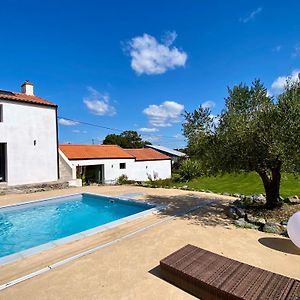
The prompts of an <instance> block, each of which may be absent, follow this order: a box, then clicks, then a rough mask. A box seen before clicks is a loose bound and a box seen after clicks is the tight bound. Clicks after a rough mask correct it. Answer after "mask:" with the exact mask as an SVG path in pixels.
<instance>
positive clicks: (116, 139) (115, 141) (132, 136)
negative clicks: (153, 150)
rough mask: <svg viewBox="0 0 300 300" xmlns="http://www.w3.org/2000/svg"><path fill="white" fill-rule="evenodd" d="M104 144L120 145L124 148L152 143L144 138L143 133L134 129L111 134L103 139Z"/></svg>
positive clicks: (139, 146) (140, 146)
mask: <svg viewBox="0 0 300 300" xmlns="http://www.w3.org/2000/svg"><path fill="white" fill-rule="evenodd" d="M103 144H104V145H119V146H120V147H122V148H143V147H144V146H145V145H151V143H150V142H149V141H146V140H143V139H142V137H141V135H140V134H138V133H137V132H136V131H133V130H126V131H123V132H122V133H121V134H109V135H107V136H106V137H105V138H104V140H103Z"/></svg>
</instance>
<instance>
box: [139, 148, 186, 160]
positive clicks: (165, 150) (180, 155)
mask: <svg viewBox="0 0 300 300" xmlns="http://www.w3.org/2000/svg"><path fill="white" fill-rule="evenodd" d="M145 147H147V148H151V149H154V150H156V151H158V152H160V153H162V154H165V155H167V156H169V157H170V158H171V160H172V164H174V163H176V162H178V160H179V159H182V158H186V157H187V155H186V154H185V153H183V152H180V151H177V150H174V149H170V148H167V147H164V146H160V145H146V146H145Z"/></svg>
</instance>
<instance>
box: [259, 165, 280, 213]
mask: <svg viewBox="0 0 300 300" xmlns="http://www.w3.org/2000/svg"><path fill="white" fill-rule="evenodd" d="M258 174H259V175H260V177H261V179H262V181H263V184H264V188H265V192H266V200H267V203H266V207H267V208H269V209H273V208H275V207H278V206H280V204H281V202H280V198H279V197H280V194H279V190H280V180H281V173H280V167H277V168H273V169H271V172H268V171H260V172H258Z"/></svg>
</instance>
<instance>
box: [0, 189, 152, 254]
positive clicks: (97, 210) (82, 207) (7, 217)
mask: <svg viewBox="0 0 300 300" xmlns="http://www.w3.org/2000/svg"><path fill="white" fill-rule="evenodd" d="M151 209H152V210H153V209H154V205H151V204H147V203H140V202H137V201H129V200H122V199H120V198H113V197H107V196H102V195H96V194H90V193H82V194H75V195H70V196H64V197H57V198H51V199H45V200H41V201H33V202H29V203H24V204H19V205H12V206H6V207H0V258H2V259H3V258H4V257H6V256H8V255H13V254H16V253H22V252H23V253H24V254H26V250H27V249H29V250H30V249H34V248H33V247H36V248H38V247H37V246H40V245H44V244H45V245H48V246H49V247H48V248H52V247H53V246H54V245H56V244H59V241H62V243H64V241H66V240H68V241H69V240H74V239H78V238H81V237H84V236H87V235H91V234H94V233H96V232H99V231H103V230H104V229H105V228H106V229H107V228H109V225H112V224H114V223H116V221H117V223H120V222H119V221H121V220H124V221H126V220H128V219H129V218H132V217H137V216H139V215H141V214H143V213H144V212H148V211H150V210H151ZM126 217H127V218H126ZM114 221H115V222H114ZM112 222H114V223H112ZM67 237H69V239H68V238H67ZM66 238H67V239H66ZM51 242H53V243H51ZM55 242H56V243H55ZM45 248H47V247H45ZM24 250H25V251H24ZM27 251H28V250H27ZM40 251H41V250H40Z"/></svg>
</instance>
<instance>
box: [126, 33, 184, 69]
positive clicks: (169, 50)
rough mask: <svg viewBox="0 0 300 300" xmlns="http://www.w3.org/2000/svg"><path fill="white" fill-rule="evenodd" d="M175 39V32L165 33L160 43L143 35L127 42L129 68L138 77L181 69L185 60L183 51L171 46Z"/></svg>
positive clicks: (151, 37) (149, 36)
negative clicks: (129, 58)
mask: <svg viewBox="0 0 300 300" xmlns="http://www.w3.org/2000/svg"><path fill="white" fill-rule="evenodd" d="M176 37H177V34H176V32H167V33H166V34H165V36H164V37H163V40H162V42H159V41H157V40H156V38H155V37H153V36H151V35H149V34H146V33H144V35H143V36H137V37H134V38H132V39H131V40H130V41H129V42H128V47H127V48H128V50H129V54H130V56H131V67H132V69H133V70H134V71H135V72H136V73H137V74H139V75H141V74H148V75H151V74H163V73H165V72H166V71H167V70H168V69H175V68H176V67H183V66H184V65H185V63H186V60H187V54H186V53H185V52H184V51H181V50H179V49H178V48H176V47H174V46H172V44H173V42H174V41H175V39H176Z"/></svg>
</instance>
